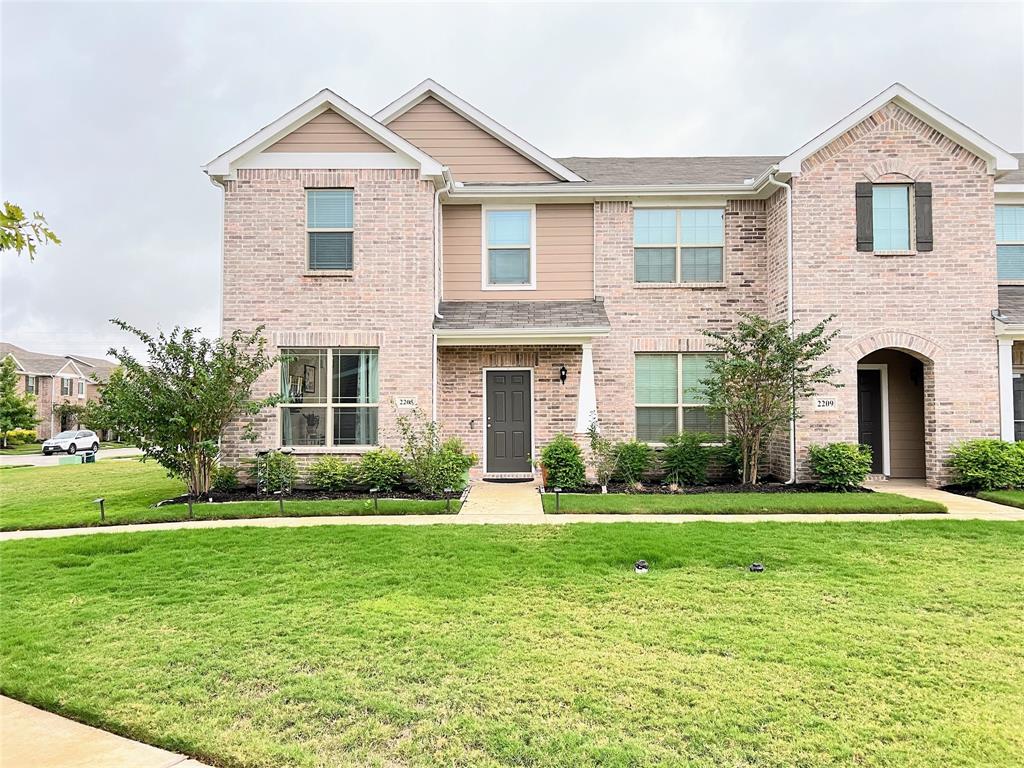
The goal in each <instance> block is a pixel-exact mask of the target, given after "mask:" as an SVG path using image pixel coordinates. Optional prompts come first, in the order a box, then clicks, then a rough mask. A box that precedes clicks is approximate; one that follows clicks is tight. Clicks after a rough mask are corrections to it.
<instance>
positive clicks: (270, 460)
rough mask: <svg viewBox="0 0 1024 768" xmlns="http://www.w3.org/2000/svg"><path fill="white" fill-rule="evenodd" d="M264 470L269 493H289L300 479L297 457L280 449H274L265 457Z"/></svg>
mask: <svg viewBox="0 0 1024 768" xmlns="http://www.w3.org/2000/svg"><path fill="white" fill-rule="evenodd" d="M263 471H264V477H265V479H266V483H267V492H268V493H276V492H277V491H284V492H285V493H287V492H288V491H290V490H291V489H292V486H294V485H295V483H296V481H297V480H298V479H299V466H298V464H296V462H295V457H294V456H289V455H288V454H287V453H281V452H279V451H272V452H271V453H268V454H267V455H266V457H265V458H264V459H263Z"/></svg>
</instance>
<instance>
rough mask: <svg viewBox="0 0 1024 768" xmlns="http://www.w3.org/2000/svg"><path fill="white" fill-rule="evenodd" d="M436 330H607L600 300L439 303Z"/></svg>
mask: <svg viewBox="0 0 1024 768" xmlns="http://www.w3.org/2000/svg"><path fill="white" fill-rule="evenodd" d="M438 313H439V314H440V315H441V317H440V318H437V319H435V320H434V328H435V329H437V330H471V329H489V330H538V331H540V330H550V329H553V328H558V329H563V328H579V329H608V328H610V326H609V324H608V315H607V314H606V313H605V311H604V302H602V301H442V302H441V306H440V308H439V309H438Z"/></svg>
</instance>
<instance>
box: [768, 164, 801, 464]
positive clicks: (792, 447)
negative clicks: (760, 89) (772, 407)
mask: <svg viewBox="0 0 1024 768" xmlns="http://www.w3.org/2000/svg"><path fill="white" fill-rule="evenodd" d="M777 172H778V167H777V166H775V167H773V168H772V169H770V171H769V173H768V178H767V179H766V183H768V184H770V185H771V186H773V187H775V188H776V189H783V190H785V192H786V324H787V325H788V326H789V337H790V338H793V334H794V333H795V329H794V328H793V316H794V313H793V189H792V188H791V187H790V186H789V184H784V183H783V182H781V181H779V180H777V179H776V178H775V174H776V173H777ZM794 399H795V394H794ZM786 482H787V483H795V482H796V419H794V418H793V417H792V416H791V417H790V419H789V480H787V481H786Z"/></svg>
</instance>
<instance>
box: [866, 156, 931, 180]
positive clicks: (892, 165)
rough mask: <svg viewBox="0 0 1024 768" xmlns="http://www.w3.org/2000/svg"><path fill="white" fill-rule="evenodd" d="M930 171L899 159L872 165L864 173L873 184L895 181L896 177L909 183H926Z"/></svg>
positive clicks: (893, 158)
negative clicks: (900, 177)
mask: <svg viewBox="0 0 1024 768" xmlns="http://www.w3.org/2000/svg"><path fill="white" fill-rule="evenodd" d="M927 174H928V169H927V168H925V167H924V166H921V165H910V163H907V162H904V161H903V160H901V159H899V158H897V157H890V158H886V159H885V160H879V161H878V162H877V163H874V164H872V165H871V166H870V167H869V168H867V169H866V170H865V171H864V178H865V179H866V180H867V181H870V182H872V183H875V184H877V183H879V182H883V181H894V180H895V179H893V177H894V176H902V177H903V178H905V179H907V180H909V181H925V180H927V178H928V175H927Z"/></svg>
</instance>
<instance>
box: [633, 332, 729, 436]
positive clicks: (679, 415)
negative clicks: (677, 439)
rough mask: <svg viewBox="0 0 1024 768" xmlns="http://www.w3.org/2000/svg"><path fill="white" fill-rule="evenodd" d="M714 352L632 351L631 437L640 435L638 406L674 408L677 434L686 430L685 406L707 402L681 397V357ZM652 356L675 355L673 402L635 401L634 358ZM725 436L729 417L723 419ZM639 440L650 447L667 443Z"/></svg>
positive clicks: (727, 434) (699, 406) (702, 406)
mask: <svg viewBox="0 0 1024 768" xmlns="http://www.w3.org/2000/svg"><path fill="white" fill-rule="evenodd" d="M714 354H716V353H714V352H634V353H633V437H634V438H636V439H637V440H640V435H639V433H638V432H637V428H636V411H637V409H639V408H675V409H676V427H677V431H676V434H677V435H681V434H682V433H683V432H685V431H686V430H685V429H683V411H685V410H686V409H687V408H705V409H706V408H707V407H708V405H707V403H688V402H686V401H685V400H684V399H683V395H684V393H683V389H684V387H683V358H684V357H685V356H687V355H689V356H692V357H695V356H697V355H705V356H707V355H714ZM644 355H647V356H654V355H663V356H665V357H668V356H669V355H675V356H676V399H677V401H681V402H675V403H644V404H641V403H638V402H637V401H636V359H637V358H638V357H641V356H644ZM725 436H726V437H728V436H729V419H726V420H725ZM641 442H644V443H647V445H649V446H651V447H652V448H664V447H665V446H666V445H667V443H661V442H651V441H648V440H642V441H641ZM705 445H725V441H724V440H719V441H714V442H710V443H705Z"/></svg>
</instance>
